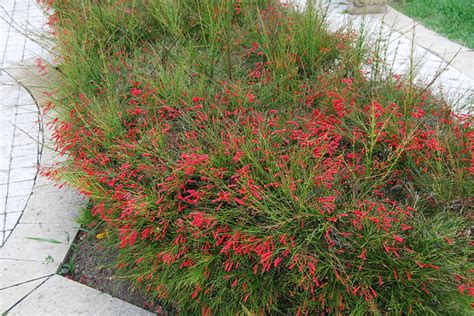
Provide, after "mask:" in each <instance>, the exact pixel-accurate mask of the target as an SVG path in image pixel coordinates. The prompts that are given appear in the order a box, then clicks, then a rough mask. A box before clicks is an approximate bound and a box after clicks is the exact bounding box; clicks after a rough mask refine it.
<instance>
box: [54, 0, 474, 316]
mask: <svg viewBox="0 0 474 316" xmlns="http://www.w3.org/2000/svg"><path fill="white" fill-rule="evenodd" d="M53 8H54V10H55V13H54V15H52V16H51V19H50V23H51V25H52V27H53V29H54V31H55V35H56V36H57V41H58V50H59V52H60V58H59V57H58V60H59V65H58V68H59V70H60V73H61V80H62V82H61V85H60V86H58V87H57V89H56V90H54V92H53V93H52V94H51V103H50V107H51V109H53V110H56V111H57V112H58V113H59V119H58V120H57V121H56V122H54V124H53V128H54V140H55V142H56V146H57V148H58V151H59V152H60V153H61V154H62V155H65V156H66V157H68V159H67V160H66V162H65V163H64V164H62V165H59V166H56V167H55V168H52V169H50V170H48V171H47V172H48V174H49V175H50V177H51V178H54V179H55V180H57V181H61V182H65V183H67V184H69V185H72V186H74V187H76V188H78V189H79V190H80V191H81V192H82V193H83V194H84V195H86V196H87V197H88V198H89V201H90V203H91V208H90V210H89V215H90V216H93V217H94V218H97V219H98V220H99V222H100V225H101V227H103V230H104V236H106V239H107V243H108V244H109V245H110V247H112V249H114V251H112V253H113V254H117V255H116V256H115V255H114V257H115V260H114V262H115V265H114V266H115V267H117V270H118V271H120V272H119V273H118V274H117V275H121V276H126V278H127V279H129V280H130V281H131V282H133V285H134V286H135V287H139V288H142V289H143V290H144V291H145V292H146V293H147V296H148V297H150V298H151V299H153V300H154V301H156V302H160V303H161V304H163V306H166V307H173V308H175V309H176V311H177V312H178V313H183V314H199V313H201V314H204V315H211V314H221V313H226V314H251V315H253V314H298V315H301V314H321V315H337V314H350V313H352V314H374V315H378V314H403V315H407V314H456V315H457V314H462V313H467V312H468V311H469V310H470V306H469V304H470V300H471V298H470V295H473V294H474V293H473V291H474V289H473V288H472V270H473V265H472V262H471V261H470V260H469V258H470V253H471V252H470V242H471V241H470V234H469V228H470V227H469V224H470V223H469V222H468V220H467V219H466V214H469V213H470V212H471V211H472V208H473V203H472V202H473V201H472V196H473V195H474V185H473V175H474V158H473V149H474V131H473V128H472V123H473V120H472V119H473V118H472V116H468V115H458V114H456V113H453V111H452V110H451V107H450V104H449V103H447V102H446V101H445V100H443V99H441V98H439V97H436V96H434V95H432V94H431V93H430V90H429V87H427V86H419V85H416V84H414V83H413V82H410V81H409V78H410V76H404V75H403V74H393V73H391V72H390V70H389V68H388V67H387V65H385V64H384V59H383V56H382V54H381V52H380V49H378V48H380V47H381V45H380V43H367V42H366V39H364V38H363V37H361V36H360V35H359V34H357V33H356V32H354V31H351V30H347V29H340V30H336V31H334V32H332V31H329V30H328V27H327V25H326V24H325V23H324V21H323V15H322V14H321V13H320V12H318V11H317V10H316V9H315V7H314V6H311V5H309V6H308V7H307V9H306V10H305V11H304V12H299V11H296V10H293V9H292V8H291V6H283V5H279V4H278V1H273V0H271V1H270V0H256V1H238V0H235V1H234V0H225V1H222V0H208V1H197V0H160V1H158V0H157V1H147V0H134V1H100V3H98V2H97V1H92V0H91V1H79V0H71V1H67V2H63V1H60V2H55V3H54V5H53ZM84 247H87V246H86V245H84ZM90 249H92V252H95V250H93V249H94V248H90ZM81 260H82V263H81V266H82V265H84V266H89V265H94V264H96V263H97V262H96V260H95V259H86V258H82V259H81ZM110 272H111V271H108V272H107V273H110ZM107 275H108V274H106V276H107Z"/></svg>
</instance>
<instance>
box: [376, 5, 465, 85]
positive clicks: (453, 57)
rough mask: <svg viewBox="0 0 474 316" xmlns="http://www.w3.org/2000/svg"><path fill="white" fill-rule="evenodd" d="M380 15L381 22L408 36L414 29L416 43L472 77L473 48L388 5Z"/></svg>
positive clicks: (410, 35)
mask: <svg viewBox="0 0 474 316" xmlns="http://www.w3.org/2000/svg"><path fill="white" fill-rule="evenodd" d="M380 16H381V19H382V22H383V23H385V24H386V25H388V26H390V27H393V28H394V29H395V30H396V31H397V32H399V33H401V34H404V35H405V36H407V37H409V38H411V37H412V34H413V31H414V30H415V38H414V39H415V42H416V44H417V45H419V46H421V47H423V48H424V49H426V50H428V51H429V52H431V53H433V54H434V55H436V56H438V57H440V58H441V59H443V60H445V61H447V62H451V65H452V66H453V67H454V68H456V69H457V70H459V71H460V72H461V73H464V74H465V75H466V76H468V77H470V78H471V79H474V50H472V49H469V48H467V47H465V46H462V45H460V44H458V43H455V42H453V41H450V40H449V39H447V38H446V37H444V36H442V35H440V34H438V33H436V32H435V31H432V30H430V29H428V28H426V27H425V26H423V25H421V24H420V23H419V22H417V21H415V20H414V19H412V18H410V17H408V16H406V15H405V14H403V13H401V12H399V11H397V10H396V9H394V8H392V7H390V6H388V11H387V13H385V14H383V15H380Z"/></svg>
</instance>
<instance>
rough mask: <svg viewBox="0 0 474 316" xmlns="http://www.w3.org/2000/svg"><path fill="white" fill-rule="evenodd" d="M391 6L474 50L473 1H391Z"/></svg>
mask: <svg viewBox="0 0 474 316" xmlns="http://www.w3.org/2000/svg"><path fill="white" fill-rule="evenodd" d="M392 5H393V6H394V7H395V8H396V9H398V10H400V11H402V12H403V13H405V14H406V15H408V16H410V17H412V18H414V19H415V20H417V21H418V22H420V23H421V24H423V25H425V26H426V27H428V28H430V29H432V30H434V31H436V32H438V33H440V34H443V35H444V36H446V37H448V38H449V39H451V40H454V41H457V42H459V43H461V44H463V45H465V46H467V47H469V48H472V49H474V1H473V0H392Z"/></svg>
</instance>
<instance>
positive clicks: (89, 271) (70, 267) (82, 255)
mask: <svg viewBox="0 0 474 316" xmlns="http://www.w3.org/2000/svg"><path fill="white" fill-rule="evenodd" d="M115 257H116V253H114V252H113V251H112V250H110V249H109V248H107V249H106V248H105V247H104V243H103V242H102V241H101V240H98V239H96V238H94V237H93V236H90V235H88V234H87V233H85V232H79V233H78V235H77V236H76V238H75V240H74V243H73V247H72V248H71V252H70V254H69V255H68V257H67V258H66V260H65V261H64V265H63V267H62V269H61V271H60V273H61V274H62V275H64V276H65V277H67V278H70V279H72V280H74V281H77V282H80V283H82V284H85V285H87V286H90V287H92V288H94V289H97V290H99V291H101V292H105V293H108V294H110V295H111V296H113V297H116V298H118V299H121V300H123V301H125V302H128V303H130V304H133V305H135V306H138V307H140V308H143V309H146V310H148V311H150V312H153V313H156V314H157V315H169V314H168V313H166V312H165V311H164V309H163V308H162V307H161V306H160V305H158V304H156V303H153V302H150V301H148V300H147V299H146V292H145V291H144V290H142V289H133V287H132V284H131V283H130V282H129V281H128V280H125V279H124V278H121V277H120V276H118V275H117V274H116V270H115V268H114V265H113V262H114V259H115Z"/></svg>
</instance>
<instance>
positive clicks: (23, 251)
mask: <svg viewBox="0 0 474 316" xmlns="http://www.w3.org/2000/svg"><path fill="white" fill-rule="evenodd" d="M4 70H5V71H6V72H7V73H8V74H9V75H10V76H11V77H12V78H14V79H15V80H16V81H17V82H19V83H20V84H21V85H22V86H23V87H24V88H25V89H26V90H27V91H28V92H29V93H30V95H31V98H32V99H33V100H34V101H35V102H36V104H37V105H38V106H40V107H41V106H42V105H44V104H45V102H47V97H46V96H45V94H44V91H48V89H49V88H50V86H51V82H52V81H53V80H55V76H54V74H53V73H51V74H48V75H45V76H41V75H40V74H39V72H38V70H37V69H36V68H35V66H34V62H33V61H29V62H27V63H23V64H16V65H9V66H5V67H4ZM46 119H47V120H50V119H51V117H49V118H46ZM43 133H44V146H43V152H42V156H41V166H48V165H52V164H54V163H56V162H59V161H60V160H61V157H58V155H57V153H55V152H54V151H53V150H51V147H52V146H50V145H51V144H52V141H51V131H49V130H48V129H45V130H44V131H43ZM84 204H85V200H84V198H83V197H82V196H81V195H80V194H79V192H77V191H76V190H73V189H71V188H68V187H61V188H59V187H57V185H55V183H54V182H52V181H50V180H48V179H47V178H45V177H43V176H40V175H38V178H37V181H36V183H35V185H34V187H33V192H32V194H31V197H30V200H29V202H28V204H27V206H26V208H25V211H24V213H23V215H22V217H21V219H20V221H19V223H18V224H17V226H16V228H15V229H14V230H13V232H12V233H11V235H10V237H9V240H8V242H7V243H5V245H4V246H3V247H2V248H0V272H1V274H2V278H1V280H0V297H1V298H2V299H1V300H0V314H3V313H6V314H8V315H32V314H34V315H78V314H81V315H93V314H94V315H96V314H101V315H153V314H152V313H149V312H147V311H145V310H143V309H141V308H139V307H136V306H134V305H131V304H129V303H126V302H124V301H122V300H119V299H116V298H112V297H111V296H110V295H109V294H105V293H102V292H100V291H98V290H95V289H92V288H90V287H88V286H85V285H83V284H80V283H78V282H75V281H71V280H68V279H66V278H63V277H61V276H59V275H56V274H55V273H56V272H57V271H58V269H59V268H60V267H61V265H62V263H63V261H64V259H65V257H66V256H67V254H68V252H69V249H70V247H71V245H72V242H73V240H74V237H75V236H76V234H77V232H78V225H77V224H76V223H75V221H74V219H75V218H76V216H77V214H78V211H79V209H80V208H81V207H83V205H84Z"/></svg>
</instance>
